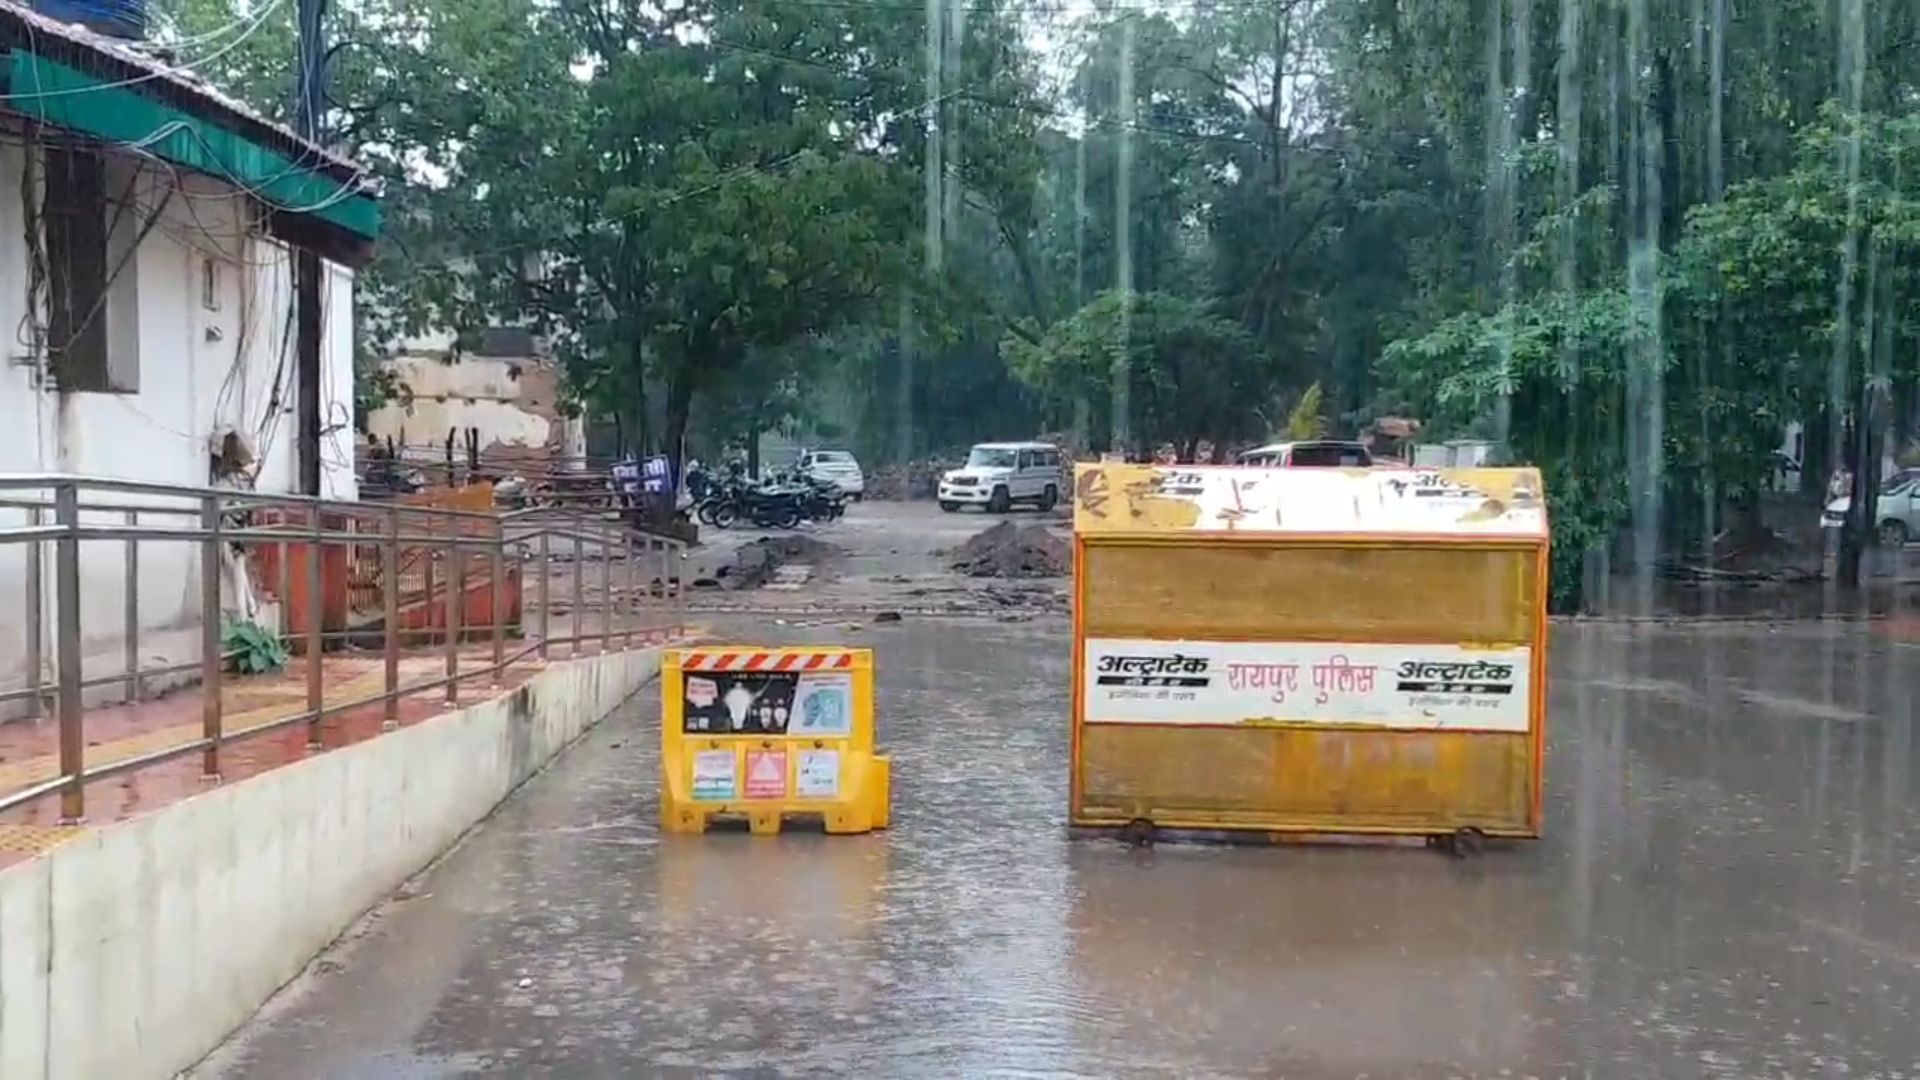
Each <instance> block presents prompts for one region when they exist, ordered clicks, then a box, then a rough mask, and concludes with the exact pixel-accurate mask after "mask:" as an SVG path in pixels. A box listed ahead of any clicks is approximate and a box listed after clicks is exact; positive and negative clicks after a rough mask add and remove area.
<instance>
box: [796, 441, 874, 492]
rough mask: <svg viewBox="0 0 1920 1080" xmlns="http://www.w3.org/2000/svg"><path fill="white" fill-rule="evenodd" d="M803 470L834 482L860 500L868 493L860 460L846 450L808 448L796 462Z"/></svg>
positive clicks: (826, 481) (797, 466) (819, 478)
mask: <svg viewBox="0 0 1920 1080" xmlns="http://www.w3.org/2000/svg"><path fill="white" fill-rule="evenodd" d="M795 467H796V468H798V469H799V470H800V471H801V472H803V473H805V474H807V475H808V476H811V477H813V478H814V479H815V480H818V481H820V482H821V483H825V484H832V485H833V486H834V487H837V488H839V489H840V490H841V491H843V492H845V493H846V494H847V495H849V496H851V497H852V498H853V501H854V502H859V501H860V500H861V499H864V498H866V495H867V474H866V473H864V472H861V471H860V462H859V461H857V460H855V459H854V456H853V455H852V454H849V453H847V452H846V451H845V450H808V451H806V452H805V453H803V454H801V455H800V460H799V461H798V462H797V463H796V464H795Z"/></svg>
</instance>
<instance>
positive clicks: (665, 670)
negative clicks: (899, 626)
mask: <svg viewBox="0 0 1920 1080" xmlns="http://www.w3.org/2000/svg"><path fill="white" fill-rule="evenodd" d="M660 686H661V694H662V697H663V702H664V704H663V708H662V710H661V719H660V739H661V745H660V761H661V768H662V769H663V770H665V776H664V777H663V778H662V783H661V793H660V827H661V829H662V830H663V831H666V832H679V833H698V832H705V831H706V829H707V825H708V824H709V823H710V822H711V821H712V820H713V819H714V818H717V817H720V818H745V819H746V821H747V823H748V825H749V826H750V827H751V828H752V830H753V831H754V832H756V833H777V832H779V831H780V826H781V823H782V822H783V821H785V820H787V819H789V818H795V817H808V818H811V817H817V818H819V819H820V820H821V821H822V823H823V824H824V825H825V826H826V830H827V832H829V833H836V834H843V833H864V832H871V831H873V830H874V829H884V828H886V827H887V824H888V822H889V819H890V817H891V809H890V808H891V804H892V798H893V792H892V771H891V767H890V765H891V763H890V762H889V761H888V759H887V758H885V757H881V756H878V755H876V754H875V753H874V752H873V650H872V649H820V648H796V649H763V648H753V647H749V646H731V647H711V648H703V649H694V650H675V651H671V652H668V653H667V654H666V659H665V662H664V664H663V665H662V667H661V673H660Z"/></svg>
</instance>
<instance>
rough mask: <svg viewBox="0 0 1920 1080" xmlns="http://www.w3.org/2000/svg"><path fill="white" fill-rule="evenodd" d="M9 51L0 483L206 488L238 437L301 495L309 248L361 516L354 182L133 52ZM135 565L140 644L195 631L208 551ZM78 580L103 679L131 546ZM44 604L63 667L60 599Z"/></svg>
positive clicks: (156, 551)
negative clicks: (13, 479)
mask: <svg viewBox="0 0 1920 1080" xmlns="http://www.w3.org/2000/svg"><path fill="white" fill-rule="evenodd" d="M0 33H5V39H4V40H11V41H14V42H20V43H23V44H18V45H16V46H14V47H13V49H12V50H11V52H12V56H11V67H10V69H9V71H10V79H9V83H10V85H8V86H7V87H6V88H5V94H4V96H0V125H4V126H5V127H6V128H7V129H8V133H9V137H8V138H7V139H6V140H4V141H0V332H4V333H5V334H6V338H5V346H6V360H5V363H4V365H0V473H14V474H19V473H67V474H75V475H80V476H86V477H101V478H111V479H121V480H138V481H147V482H153V483H162V484H178V485H189V486H196V487H201V486H206V485H207V484H209V482H210V481H211V479H212V476H211V473H210V453H209V447H210V445H212V444H214V443H215V442H216V440H217V439H218V438H220V437H221V436H222V435H223V434H224V433H227V432H234V433H238V435H239V436H240V438H241V440H242V441H243V442H244V443H246V444H247V445H248V446H249V447H250V449H251V452H252V454H253V455H254V456H255V458H256V459H257V470H256V471H255V474H254V476H253V483H254V486H256V487H257V488H258V489H260V490H263V491H291V490H294V489H295V488H296V457H297V454H296V450H295V446H294V441H295V432H296V430H297V428H298V420H297V417H296V414H295V405H296V402H295V393H294V390H295V386H296V379H295V362H294V355H295V350H294V338H295V332H294V326H295V323H294V319H293V287H292V270H291V263H292V258H291V251H292V250H293V248H294V247H295V246H296V245H297V246H300V247H307V248H311V249H313V250H316V251H318V252H320V253H321V254H322V256H323V258H325V259H326V260H327V261H326V262H325V263H324V265H325V266H327V267H328V272H327V275H326V282H325V286H324V289H323V298H324V308H323V310H324V318H323V326H324V328H325V332H324V335H323V340H322V385H323V395H324V397H323V401H322V412H321V415H322V423H323V425H324V426H325V427H327V428H329V429H330V431H329V434H328V437H327V443H328V446H329V447H331V450H330V452H323V454H322V461H323V469H322V475H323V481H322V486H323V489H324V490H323V493H324V494H327V495H329V496H332V497H335V498H349V499H350V498H353V497H354V494H355V489H354V480H353V430H352V419H353V402H354V395H353V344H354V343H353V303H354V300H353V269H352V267H354V266H359V265H364V264H365V262H366V260H367V259H368V258H369V257H370V255H371V251H372V243H373V239H374V237H375V236H376V235H377V233H378V222H379V208H378V205H377V202H376V201H375V199H374V196H373V195H372V194H371V186H370V184H369V183H368V181H367V179H366V176H365V174H364V173H363V172H362V170H361V169H360V168H359V167H358V166H356V165H355V164H354V163H352V162H350V161H347V160H345V159H342V158H340V157H338V156H337V155H334V154H332V153H331V152H329V151H326V150H324V149H321V148H319V147H317V146H314V145H312V144H309V143H306V142H303V141H301V140H300V139H298V138H297V137H295V136H294V135H293V134H292V133H290V132H288V131H287V130H285V129H284V128H281V127H278V126H277V125H274V124H271V123H269V122H267V121H265V120H263V119H262V118H260V117H259V116H258V115H256V114H254V113H252V112H250V111H249V110H248V109H246V108H245V107H244V106H242V105H240V104H238V103H237V102H234V101H232V100H230V99H227V98H225V97H224V96H223V95H220V94H218V93H216V92H214V91H212V90H211V89H209V88H207V87H206V86H205V85H203V84H201V83H199V82H198V81H197V80H196V79H195V78H194V77H193V76H192V75H191V74H190V73H187V72H184V71H181V70H177V69H174V68H170V67H168V66H166V65H165V64H163V63H161V62H159V61H157V60H155V59H153V58H152V57H150V56H149V55H147V54H146V53H145V52H143V51H141V50H139V49H138V48H136V47H134V46H132V45H129V44H127V43H125V42H122V41H117V40H114V39H111V38H106V37H102V36H99V35H96V34H93V33H90V32H88V31H86V30H83V29H80V28H78V27H73V26H69V25H66V24H62V23H57V22H54V21H53V20H50V19H47V18H44V17H42V16H39V15H37V14H34V13H32V12H30V11H28V10H26V9H24V8H21V7H19V6H17V5H15V4H12V3H10V2H7V0H0ZM20 497H21V495H20V493H17V492H6V491H0V499H6V498H13V499H18V498H20ZM83 498H84V499H86V500H87V501H88V502H110V501H111V499H112V497H111V496H105V497H102V496H96V495H93V494H87V495H84V496H83ZM128 498H130V499H132V500H134V501H140V502H146V503H152V502H154V501H155V499H154V497H153V496H151V495H147V496H130V497H128ZM110 516H113V517H118V516H120V515H110ZM25 520H26V512H25V511H24V510H21V509H17V508H8V509H0V522H4V523H5V524H7V525H20V524H24V523H25ZM139 557H140V563H139V572H138V611H139V623H140V624H141V626H142V627H143V629H146V630H151V631H161V630H166V629H169V628H182V627H190V626H193V625H197V623H198V621H199V616H200V610H199V609H200V603H199V597H200V580H199V556H198V552H197V551H196V550H195V549H194V547H193V546H192V545H190V544H185V543H159V542H154V543H145V544H142V545H141V548H140V555H139ZM45 563H46V565H47V566H49V567H50V566H51V565H52V559H51V553H50V549H49V554H48V556H47V557H46V559H45ZM25 570H26V547H25V545H24V544H20V543H4V544H0V612H4V613H5V615H4V616H0V685H18V684H19V678H20V676H21V674H22V673H23V672H24V670H25V669H24V661H25V644H24V643H25V639H26V638H25V635H26V631H25V623H26V620H28V619H31V618H33V613H31V612H29V611H28V610H27V595H28V590H27V585H26V582H25V578H26V573H25ZM81 577H82V588H81V597H82V611H81V623H82V633H83V637H84V638H85V640H86V642H87V646H88V647H87V649H86V650H85V651H86V652H87V653H88V654H90V655H92V654H101V653H105V654H108V655H111V654H112V650H113V648H114V645H115V643H117V642H120V641H122V640H123V639H124V634H123V632H122V626H123V625H124V622H123V620H124V612H125V610H126V607H125V597H126V588H127V585H128V582H127V573H126V556H125V552H124V546H123V545H121V544H119V543H113V542H101V543H87V544H83V545H82V565H81ZM41 592H42V594H43V598H42V611H41V612H40V613H39V614H40V618H41V621H42V626H43V627H44V628H45V629H44V630H43V634H44V640H46V641H47V642H49V643H51V642H52V641H53V634H52V621H51V612H52V607H53V603H54V601H53V597H52V592H53V589H52V582H51V580H50V579H49V581H48V583H47V586H46V587H45V588H44V589H42V590H41ZM143 637H144V635H143ZM48 652H49V657H48V659H47V660H46V663H48V664H50V663H51V657H50V653H51V648H50V647H49V650H48ZM175 659H180V658H177V657H176V658H175ZM114 670H118V667H117V666H116V667H115V668H114ZM104 673H106V672H101V671H88V672H87V674H88V676H89V677H91V676H93V675H95V674H104ZM3 715H4V713H0V716H3Z"/></svg>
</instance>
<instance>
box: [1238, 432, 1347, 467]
mask: <svg viewBox="0 0 1920 1080" xmlns="http://www.w3.org/2000/svg"><path fill="white" fill-rule="evenodd" d="M1234 464H1236V465H1248V466H1252V467H1254V468H1260V469H1369V468H1372V467H1373V464H1374V461H1373V455H1372V454H1370V453H1368V452H1367V448H1366V446H1365V445H1364V444H1362V443H1358V442H1355V441H1353V440H1351V439H1304V440H1301V441H1300V442H1283V443H1270V444H1268V445H1266V446H1260V447H1255V448H1254V449H1252V450H1248V451H1246V452H1245V453H1242V454H1241V455H1240V456H1239V457H1238V458H1236V459H1234Z"/></svg>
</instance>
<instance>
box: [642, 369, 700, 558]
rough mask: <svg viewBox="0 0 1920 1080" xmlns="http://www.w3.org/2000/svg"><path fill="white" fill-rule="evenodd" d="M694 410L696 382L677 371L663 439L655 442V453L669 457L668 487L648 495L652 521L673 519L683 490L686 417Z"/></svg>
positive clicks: (671, 379) (670, 380)
mask: <svg viewBox="0 0 1920 1080" xmlns="http://www.w3.org/2000/svg"><path fill="white" fill-rule="evenodd" d="M692 412H693V381H692V380H691V379H689V378H688V377H687V376H686V375H684V374H675V375H671V376H669V377H668V381H667V409H666V416H665V418H664V423H663V424H662V429H661V432H660V441H659V442H658V443H657V444H655V445H656V446H657V447H658V449H657V450H656V453H661V454H665V455H666V456H667V490H666V491H665V492H664V493H663V494H660V495H654V496H651V497H649V499H648V501H647V516H648V520H649V521H654V522H661V523H665V522H668V521H672V520H673V516H674V505H675V502H676V496H677V495H678V494H679V491H680V477H681V472H682V471H683V466H684V464H685V462H684V460H683V459H684V458H685V456H686V455H685V453H684V448H685V446H686V441H687V420H688V418H689V417H690V416H691V415H692Z"/></svg>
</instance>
